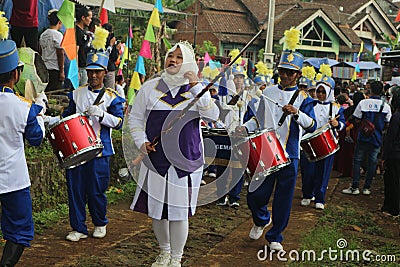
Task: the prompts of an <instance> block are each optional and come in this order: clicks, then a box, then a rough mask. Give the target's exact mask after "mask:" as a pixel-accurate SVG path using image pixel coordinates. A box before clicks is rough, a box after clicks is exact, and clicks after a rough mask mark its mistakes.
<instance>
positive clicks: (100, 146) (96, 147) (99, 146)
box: [60, 139, 104, 169]
mask: <svg viewBox="0 0 400 267" xmlns="http://www.w3.org/2000/svg"><path fill="white" fill-rule="evenodd" d="M98 140H100V139H97V140H96V141H95V142H96V144H95V145H93V146H90V147H85V148H83V149H81V150H78V151H77V152H76V153H75V154H72V155H69V156H68V157H66V158H65V159H64V160H60V165H61V167H62V168H65V169H71V168H74V167H77V166H79V165H82V164H85V163H86V162H88V161H89V160H92V159H93V158H92V159H86V160H83V161H82V162H79V163H77V164H74V165H67V166H66V163H67V161H68V160H70V159H72V158H73V157H76V156H79V155H81V154H84V153H85V152H88V151H92V150H98V151H97V153H96V154H95V155H96V157H97V155H99V154H100V153H101V152H102V150H103V148H104V146H103V144H102V143H101V142H100V143H99V142H98Z"/></svg>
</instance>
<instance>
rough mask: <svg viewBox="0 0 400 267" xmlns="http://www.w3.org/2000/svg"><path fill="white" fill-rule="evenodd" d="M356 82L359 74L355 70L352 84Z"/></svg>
mask: <svg viewBox="0 0 400 267" xmlns="http://www.w3.org/2000/svg"><path fill="white" fill-rule="evenodd" d="M355 80H357V72H356V70H354V73H353V77H351V81H352V82H354V81H355Z"/></svg>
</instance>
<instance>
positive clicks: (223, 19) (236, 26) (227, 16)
mask: <svg viewBox="0 0 400 267" xmlns="http://www.w3.org/2000/svg"><path fill="white" fill-rule="evenodd" d="M203 14H204V16H205V17H206V18H207V21H208V23H209V24H210V27H211V30H212V32H214V33H234V34H245V35H252V34H253V33H254V34H255V33H256V29H255V27H254V25H252V24H251V22H250V21H249V20H248V16H246V15H245V14H241V13H232V12H225V11H213V10H204V11H203Z"/></svg>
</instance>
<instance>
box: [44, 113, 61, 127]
mask: <svg viewBox="0 0 400 267" xmlns="http://www.w3.org/2000/svg"><path fill="white" fill-rule="evenodd" d="M43 120H44V123H46V124H48V125H49V126H52V125H53V124H55V123H57V122H59V121H60V120H61V118H60V117H59V116H56V117H52V116H46V115H45V116H43Z"/></svg>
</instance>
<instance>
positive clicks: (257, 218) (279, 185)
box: [247, 159, 299, 242]
mask: <svg viewBox="0 0 400 267" xmlns="http://www.w3.org/2000/svg"><path fill="white" fill-rule="evenodd" d="M298 163H299V160H298V159H291V163H290V164H289V165H288V166H286V167H284V168H282V169H281V170H279V171H277V172H275V173H273V174H271V175H269V176H266V177H265V179H263V180H262V181H261V182H260V184H259V185H257V187H256V188H257V189H255V190H254V191H250V188H255V187H254V186H252V184H251V183H253V182H254V181H251V182H250V185H249V192H248V194H247V205H248V206H249V208H250V211H251V214H252V216H253V222H254V224H255V225H257V226H263V225H266V224H267V223H268V222H269V220H270V216H271V214H270V212H269V211H268V207H267V206H268V202H269V199H270V197H271V195H272V191H274V199H273V202H272V223H273V226H272V228H271V229H270V230H269V231H268V232H267V233H266V234H265V238H266V239H267V240H268V241H269V242H282V240H283V235H282V232H283V231H284V230H285V228H286V226H287V225H288V222H289V217H290V211H291V209H292V200H293V195H294V188H295V186H296V177H297V171H298Z"/></svg>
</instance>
